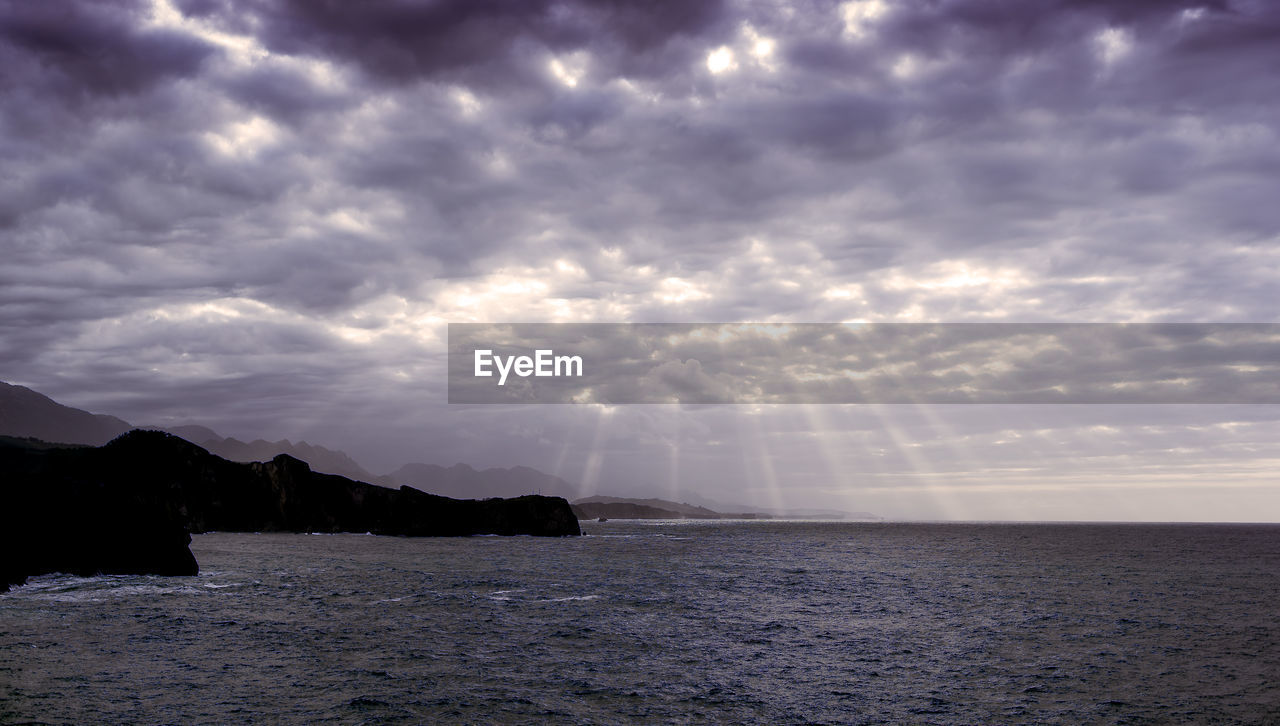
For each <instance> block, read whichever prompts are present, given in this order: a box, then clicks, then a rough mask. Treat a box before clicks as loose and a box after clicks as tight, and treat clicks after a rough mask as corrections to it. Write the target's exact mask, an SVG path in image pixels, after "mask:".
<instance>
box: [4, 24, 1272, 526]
mask: <svg viewBox="0 0 1280 726" xmlns="http://www.w3.org/2000/svg"><path fill="white" fill-rule="evenodd" d="M1278 129H1280V6H1277V4H1275V3H1270V2H1264V1H1263V0H1218V1H1212V0H1211V1H1209V2H1199V1H1195V0H1192V1H1189V2H1175V1H1169V2H1165V1H1161V0H1136V1H1126V2H1119V1H1117V2H1103V1H1101V0H1093V1H1086V0H1081V1H1079V2H1048V1H1046V2H1027V1H1025V0H1005V1H1003V2H1002V1H1000V0H954V1H948V0H910V1H904V2H888V1H886V2H881V1H879V0H861V1H855V2H846V3H836V2H819V1H817V0H810V1H808V2H786V1H785V0H752V1H746V2H724V3H717V2H700V3H689V2H684V1H683V0H676V1H672V2H646V3H634V4H628V3H617V2H594V1H585V0H578V1H574V2H550V1H545V0H528V1H522V2H478V1H473V0H469V1H461V0H460V1H458V2H386V1H382V0H379V1H375V2H367V3H360V4H347V3H318V2H304V1H302V0H298V1H297V2H289V1H287V0H245V1H243V2H237V1H236V0H157V1H155V2H71V1H68V2H60V1H54V2H41V3H35V2H23V1H22V0H12V1H8V0H0V379H3V380H6V381H8V382H11V383H19V384H23V385H27V386H30V387H32V388H35V389H36V390H39V391H41V392H43V393H46V394H48V395H50V396H53V397H54V398H56V399H57V400H59V401H62V402H64V403H68V404H70V405H75V406H79V407H82V408H87V409H89V410H93V411H95V412H101V413H110V414H114V415H117V416H120V417H122V418H125V419H126V420H129V421H131V422H134V423H138V424H177V423H202V424H206V425H209V426H211V427H213V428H215V429H216V430H218V431H219V432H220V433H222V434H223V435H233V436H237V437H239V438H254V437H258V436H262V437H266V438H271V439H277V438H285V437H287V438H291V439H294V440H297V439H301V438H305V439H306V440H308V441H310V442H312V443H319V444H323V445H327V446H331V447H336V448H342V449H344V450H346V451H348V452H350V453H351V454H352V455H353V456H355V457H356V458H357V459H358V460H359V461H361V462H362V463H363V464H364V465H365V466H366V467H367V468H369V469H371V470H373V471H375V472H377V473H382V472H385V471H389V470H391V469H394V468H396V467H398V466H399V465H400V464H402V463H405V462H407V461H427V462H432V463H442V464H451V463H454V462H457V461H464V462H467V463H470V464H472V465H475V466H494V465H501V466H511V465H516V464H526V465H531V466H535V467H538V468H540V469H543V470H545V471H548V472H551V473H556V474H559V475H561V476H564V477H566V478H567V479H570V480H571V481H574V482H575V483H578V484H580V485H581V486H582V488H583V491H584V493H589V492H595V491H600V492H604V493H645V494H659V495H662V496H670V497H677V498H689V497H691V496H703V497H710V498H712V499H716V500H720V501H726V502H732V503H749V504H772V505H786V506H796V507H830V508H840V509H849V510H870V511H873V512H877V513H880V514H883V515H886V516H894V517H927V518H932V517H957V518H1024V519H1025V518H1029V519H1076V518H1104V519H1236V520H1241V519H1244V520H1274V521H1280V476H1278V475H1277V473H1276V472H1277V471H1280V468H1278V465H1280V407H1278V406H1276V405H1205V404H1201V405H1150V406H1115V405H1100V404H1099V405H1070V406H1029V405H960V406H946V405H918V406H912V405H883V406H870V405H868V406H843V405H826V406H821V405H816V406H814V405H806V406H801V405H746V404H743V405H730V406H683V407H681V406H676V405H636V406H624V405H620V406H603V405H556V406H515V407H509V406H495V405H490V406H483V405H478V406H461V405H449V404H447V403H446V400H447V399H446V389H445V370H446V363H445V354H446V343H445V333H446V324H447V323H450V322H454V323H458V322H473V323H475V322H479V323H492V322H513V321H522V322H695V321H724V322H737V321H761V322H839V321H867V322H1111V323H1114V322H1125V323H1133V322H1263V323H1274V322H1280V319H1278V316H1277V313H1276V306H1277V304H1276V300H1280V244H1278V243H1280V204H1277V203H1276V200H1277V199H1280V138H1277V136H1278V133H1277V131H1278Z"/></svg>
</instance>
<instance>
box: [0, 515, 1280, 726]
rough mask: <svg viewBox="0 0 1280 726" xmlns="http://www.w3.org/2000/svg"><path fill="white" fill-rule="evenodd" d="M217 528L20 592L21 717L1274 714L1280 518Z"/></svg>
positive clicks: (11, 604) (7, 696)
mask: <svg viewBox="0 0 1280 726" xmlns="http://www.w3.org/2000/svg"><path fill="white" fill-rule="evenodd" d="M584 524H585V531H586V533H587V536H584V537H581V538H565V539H539V538H530V537H511V538H504V537H473V538H465V539H429V538H428V539H409V538H398V537H374V536H363V535H331V536H308V535H281V534H208V535H200V536H197V537H195V538H194V542H193V545H192V549H193V551H194V552H195V554H196V557H197V559H198V560H199V561H200V565H201V574H200V575H199V576H197V577H176V578H164V577H132V576H130V577H92V578H78V577H70V576H60V575H51V576H44V577H39V578H34V579H33V580H32V582H31V583H30V584H29V585H28V586H25V587H22V588H18V589H15V590H14V591H13V592H11V593H9V594H7V595H0V722H4V723H16V722H42V723H101V722H106V723H117V722H127V723H184V724H186V723H343V724H349V723H427V722H437V723H438V722H463V723H494V722H498V723H503V722H516V723H537V722H556V723H619V722H642V723H702V722H711V723H721V722H729V723H770V724H777V723H842V724H843V723H855V724H856V723H886V722H888V723H939V724H989V723H1036V724H1043V723H1050V724H1052V723H1062V724H1076V723H1101V724H1110V723H1116V724H1128V723H1135V724H1137V723H1142V724H1145V723H1249V724H1257V723H1280V618H1278V617H1277V616H1278V615H1280V526H1252V525H1057V524H879V523H876V524H855V523H814V522H810V523H804V522H648V523H641V522H612V521H611V522H605V523H594V522H589V523H584Z"/></svg>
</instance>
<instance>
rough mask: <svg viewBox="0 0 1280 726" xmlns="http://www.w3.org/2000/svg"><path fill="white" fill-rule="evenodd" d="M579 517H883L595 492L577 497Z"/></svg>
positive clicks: (576, 505)
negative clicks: (721, 508)
mask: <svg viewBox="0 0 1280 726" xmlns="http://www.w3.org/2000/svg"><path fill="white" fill-rule="evenodd" d="M572 506H573V512H574V514H576V515H578V519H836V520H849V521H880V517H877V516H876V515H874V514H869V513H867V512H839V511H831V510H777V511H764V512H761V511H754V510H751V509H750V508H737V509H738V511H727V512H718V511H715V510H713V509H710V508H708V507H703V506H700V505H696V504H689V503H687V502H673V501H671V500H669V499H653V498H649V499H636V498H631V497H608V496H595V497H584V498H582V499H578V500H575V501H574V502H573V504H572Z"/></svg>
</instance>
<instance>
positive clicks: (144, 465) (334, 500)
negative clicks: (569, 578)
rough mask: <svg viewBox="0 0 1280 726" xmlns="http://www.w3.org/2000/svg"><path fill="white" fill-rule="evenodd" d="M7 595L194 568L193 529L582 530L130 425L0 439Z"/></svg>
mask: <svg viewBox="0 0 1280 726" xmlns="http://www.w3.org/2000/svg"><path fill="white" fill-rule="evenodd" d="M0 482H3V484H0V592H3V591H5V590H7V589H8V587H9V586H10V585H14V584H21V583H23V582H25V581H26V578H27V577H30V576H32V575H38V574H44V573H48V572H66V573H71V574H80V575H90V574H97V573H102V574H161V575H194V574H196V572H197V569H198V566H197V564H196V561H195V558H194V557H193V556H192V554H191V549H190V543H191V536H190V535H191V534H193V533H195V534H198V533H202V532H212V531H223V532H361V533H363V532H371V533H373V534H383V535H406V536H466V535H474V534H500V535H517V534H524V535H538V536H551V537H556V536H566V535H579V534H581V530H580V529H579V527H578V520H577V517H576V516H575V515H574V513H573V511H572V510H571V509H570V507H569V503H568V502H567V501H566V500H565V499H563V498H560V497H547V496H538V495H527V496H522V497H514V498H510V499H484V500H459V499H450V498H447V497H441V496H436V495H433V494H427V493H425V492H422V491H419V490H417V489H413V488H410V487H407V486H402V487H400V488H399V489H391V488H387V487H382V486H377V485H373V484H367V483H364V482H359V481H354V480H351V479H348V478H346V477H342V476H338V475H334V474H321V473H317V472H314V471H312V470H311V467H310V466H309V465H307V464H306V462H303V461H300V460H298V459H295V458H293V457H290V456H287V455H284V454H282V455H280V456H277V457H275V458H274V459H272V460H271V461H266V462H258V463H239V462H233V461H228V460H226V459H223V458H221V457H218V456H215V455H213V454H210V453H209V452H208V451H206V450H204V449H202V448H200V447H199V446H196V445H195V444H192V443H190V442H188V441H185V440H183V439H181V438H178V437H177V436H173V435H171V434H166V433H162V432H159V431H141V430H135V431H130V432H128V433H125V434H123V435H121V436H119V437H117V438H115V439H113V440H112V441H110V442H109V443H107V444H106V445H104V446H101V447H91V446H68V445H64V444H47V443H44V442H41V441H38V440H35V439H17V438H9V437H0Z"/></svg>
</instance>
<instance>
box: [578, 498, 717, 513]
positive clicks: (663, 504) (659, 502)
mask: <svg viewBox="0 0 1280 726" xmlns="http://www.w3.org/2000/svg"><path fill="white" fill-rule="evenodd" d="M573 503H574V504H576V505H588V504H629V505H632V506H636V507H648V508H650V509H656V510H659V511H662V512H667V513H671V514H678V515H681V516H684V517H690V518H694V519H719V518H721V517H724V516H725V515H724V514H722V513H720V512H717V511H715V510H712V509H707V508H706V507H699V506H697V505H695V504H687V503H685V502H673V501H670V500H668V499H652V498H650V499H634V498H631V497H605V496H595V497H584V498H582V499H578V500H575V501H574V502H573ZM620 519H621V517H620Z"/></svg>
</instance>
